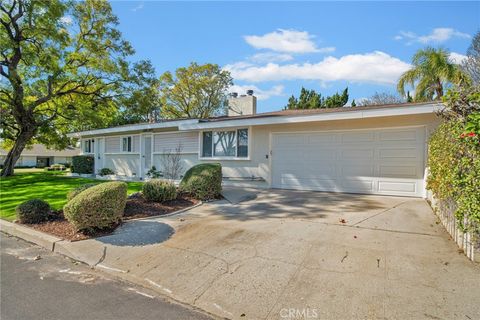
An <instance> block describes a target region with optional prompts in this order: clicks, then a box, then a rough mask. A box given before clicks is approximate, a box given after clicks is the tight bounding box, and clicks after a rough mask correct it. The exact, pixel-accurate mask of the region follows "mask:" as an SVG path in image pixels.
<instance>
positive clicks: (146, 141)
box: [143, 136, 152, 176]
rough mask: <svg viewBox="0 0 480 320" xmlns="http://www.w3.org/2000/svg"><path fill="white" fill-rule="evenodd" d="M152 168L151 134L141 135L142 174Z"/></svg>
mask: <svg viewBox="0 0 480 320" xmlns="http://www.w3.org/2000/svg"><path fill="white" fill-rule="evenodd" d="M151 168H152V136H144V137H143V175H144V176H146V174H147V172H148V170H150V169H151Z"/></svg>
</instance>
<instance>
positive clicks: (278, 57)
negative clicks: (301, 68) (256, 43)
mask: <svg viewBox="0 0 480 320" xmlns="http://www.w3.org/2000/svg"><path fill="white" fill-rule="evenodd" d="M248 60H251V61H253V62H259V63H262V62H277V61H278V62H284V61H290V60H293V56H292V55H290V54H288V53H277V52H263V53H257V54H254V55H253V56H250V57H248Z"/></svg>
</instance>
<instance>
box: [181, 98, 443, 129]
mask: <svg viewBox="0 0 480 320" xmlns="http://www.w3.org/2000/svg"><path fill="white" fill-rule="evenodd" d="M443 108H444V106H443V105H442V104H441V103H426V104H424V105H419V106H409V107H405V106H403V107H390V108H382V109H368V110H362V109H361V107H358V108H356V109H357V110H355V111H339V112H331V113H318V114H311V115H285V116H267V117H263V118H245V119H231V120H224V121H215V122H198V123H194V124H184V125H180V126H179V130H182V131H185V130H202V129H212V128H228V127H238V126H258V125H269V124H283V123H301V122H315V121H333V120H353V119H365V118H375V117H388V116H402V115H414V114H428V113H436V112H438V111H440V110H442V109H443Z"/></svg>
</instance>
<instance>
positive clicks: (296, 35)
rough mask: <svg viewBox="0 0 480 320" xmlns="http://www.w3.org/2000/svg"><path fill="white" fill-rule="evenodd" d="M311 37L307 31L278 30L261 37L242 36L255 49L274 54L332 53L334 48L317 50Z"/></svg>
mask: <svg viewBox="0 0 480 320" xmlns="http://www.w3.org/2000/svg"><path fill="white" fill-rule="evenodd" d="M313 38H314V36H313V35H310V34H309V33H308V32H307V31H297V30H286V29H278V30H276V31H273V32H270V33H266V34H264V35H263V36H255V35H249V36H244V39H245V41H246V42H247V43H248V44H249V45H251V46H252V47H254V48H256V49H270V50H273V51H276V52H287V53H310V52H323V53H325V52H332V51H335V48H334V47H327V48H317V46H316V44H315V43H314V42H313Z"/></svg>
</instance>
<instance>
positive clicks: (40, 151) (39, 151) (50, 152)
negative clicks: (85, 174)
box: [0, 143, 80, 157]
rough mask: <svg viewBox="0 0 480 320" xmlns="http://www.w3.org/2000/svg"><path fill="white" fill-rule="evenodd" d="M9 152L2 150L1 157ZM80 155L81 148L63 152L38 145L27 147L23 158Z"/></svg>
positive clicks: (68, 148) (71, 148)
mask: <svg viewBox="0 0 480 320" xmlns="http://www.w3.org/2000/svg"><path fill="white" fill-rule="evenodd" d="M7 153H8V151H7V150H5V149H2V148H0V155H6V154H7ZM79 154H80V149H79V148H73V147H67V148H65V149H63V150H54V149H48V148H47V147H46V146H45V145H43V144H39V143H36V144H34V145H33V146H32V147H31V148H29V147H25V149H24V150H23V152H22V154H21V155H22V156H41V157H42V156H43V157H73V156H76V155H79Z"/></svg>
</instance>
